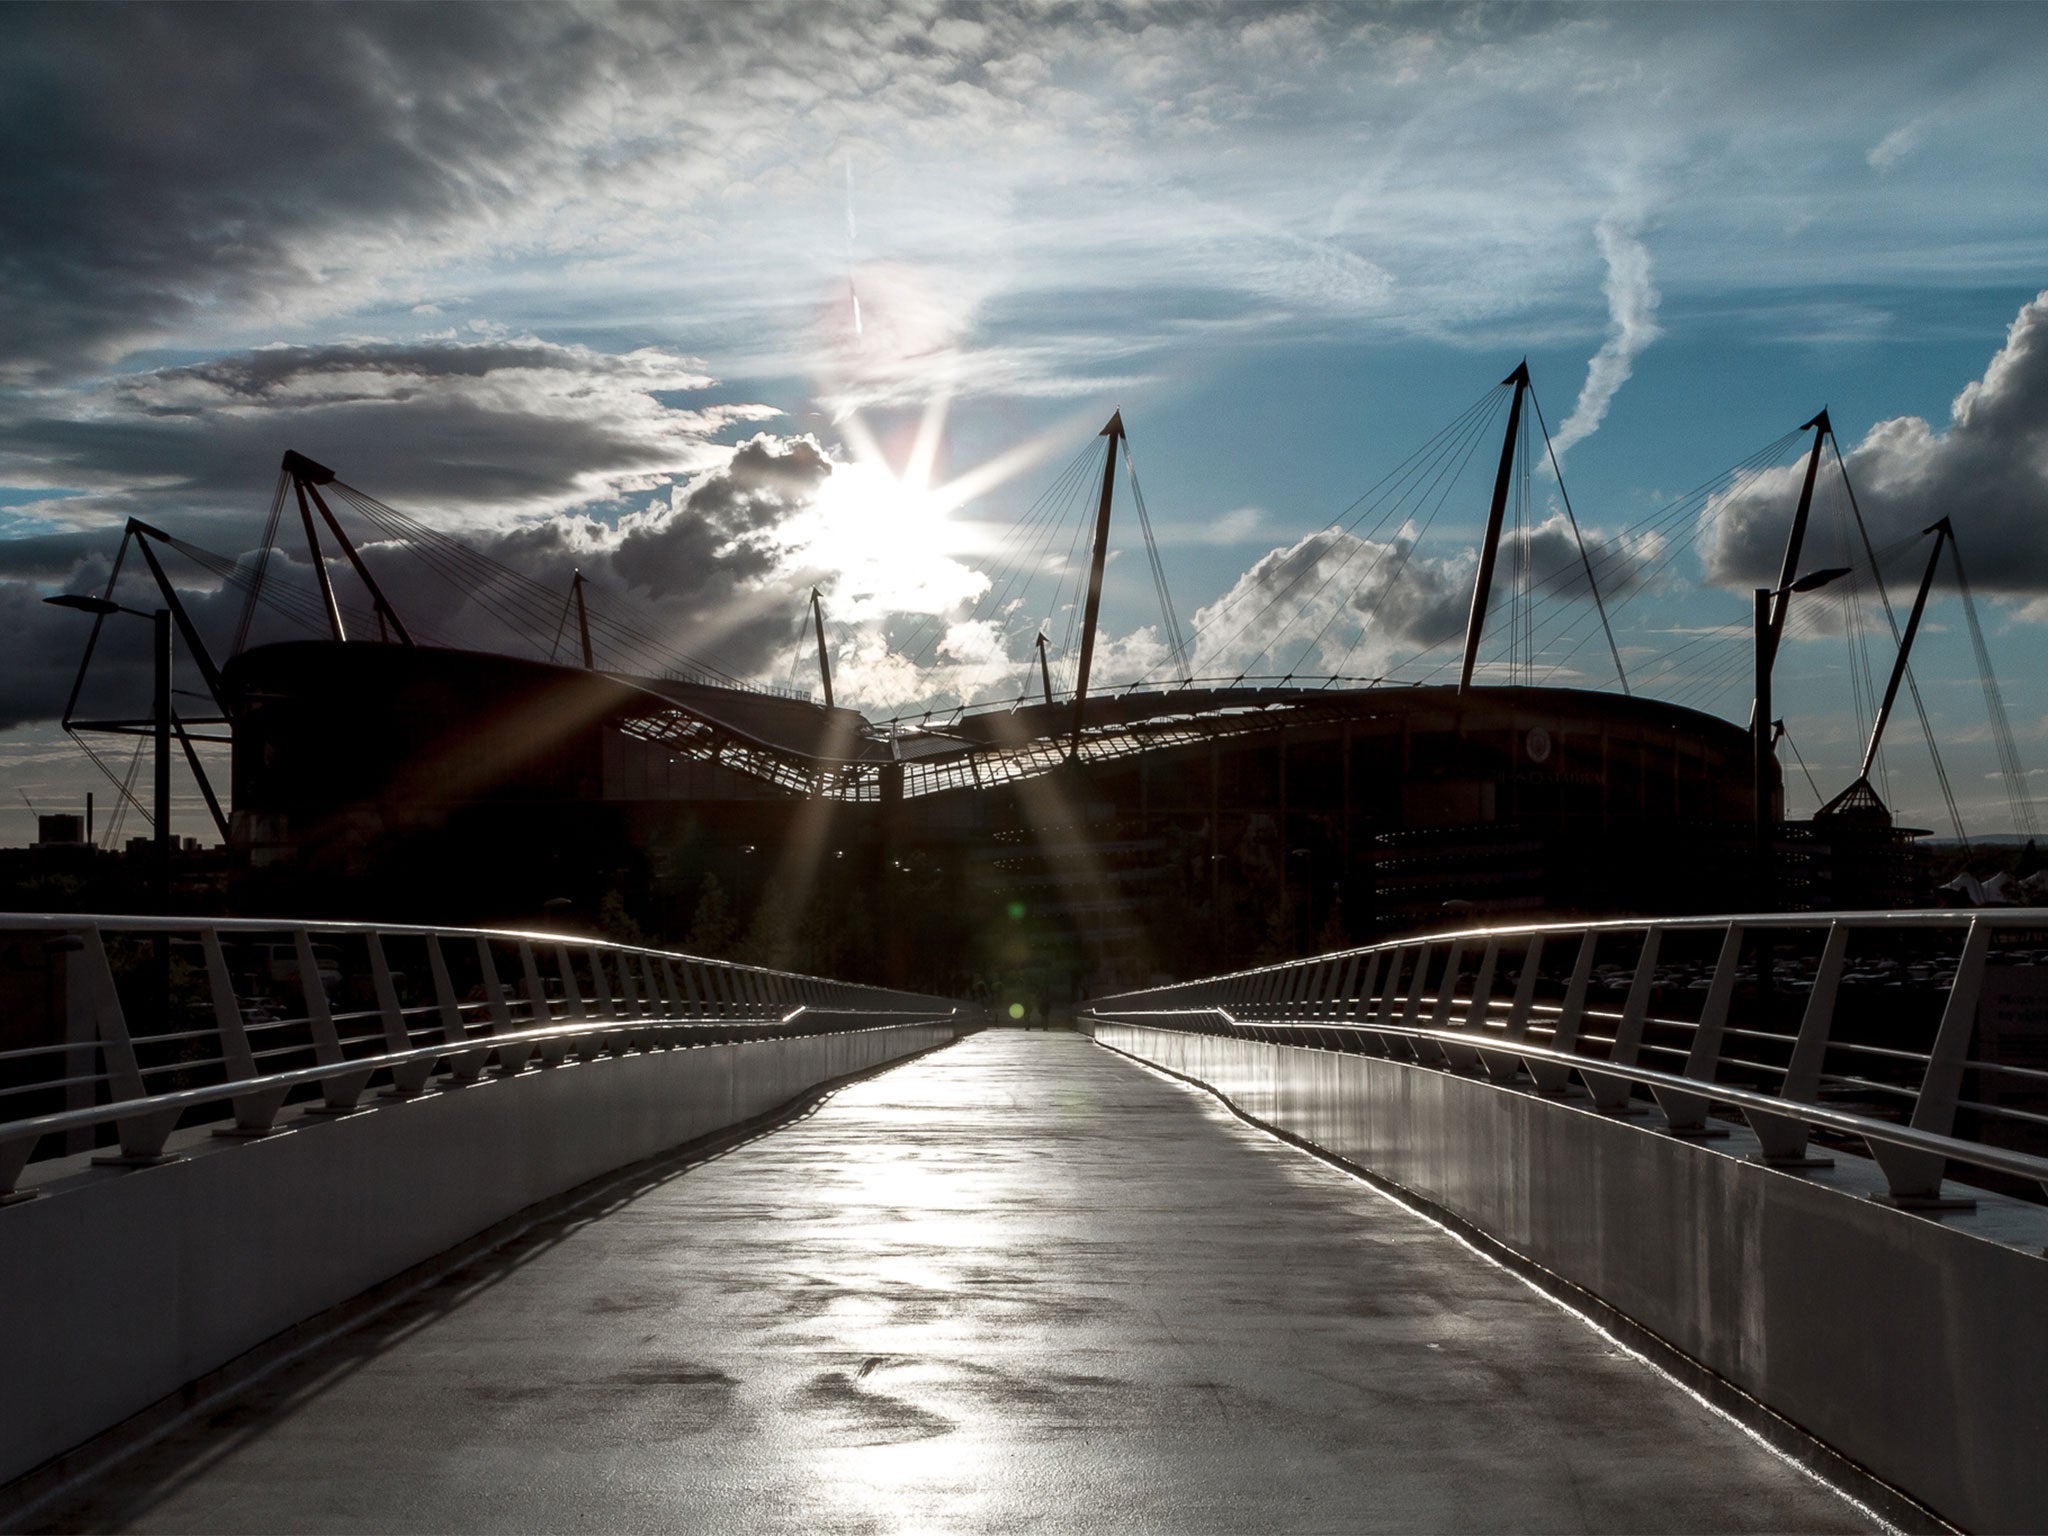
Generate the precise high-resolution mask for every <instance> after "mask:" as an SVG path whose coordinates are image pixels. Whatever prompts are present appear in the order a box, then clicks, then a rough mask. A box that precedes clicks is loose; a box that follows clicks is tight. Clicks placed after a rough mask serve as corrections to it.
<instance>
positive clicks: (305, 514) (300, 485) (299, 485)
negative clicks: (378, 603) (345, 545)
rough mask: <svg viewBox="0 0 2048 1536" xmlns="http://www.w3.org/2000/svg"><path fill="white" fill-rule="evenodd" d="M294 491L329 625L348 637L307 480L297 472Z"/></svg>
mask: <svg viewBox="0 0 2048 1536" xmlns="http://www.w3.org/2000/svg"><path fill="white" fill-rule="evenodd" d="M292 492H293V494H295V495H296V496H297V497H298V498H299V521H300V522H302V523H304V524H305V525H306V548H307V550H308V551H309V552H310V553H311V554H312V557H313V575H314V576H315V578H317V579H318V581H319V583H320V603H321V606H322V607H324V608H325V609H326V610H327V627H328V629H329V630H331V631H332V632H333V634H334V638H335V639H336V640H346V639H348V630H347V629H346V628H345V627H344V626H343V624H342V622H341V604H339V603H337V602H336V601H335V600H334V583H333V582H331V581H329V580H328V579H327V556H326V555H325V554H323V553H321V550H320V535H319V533H318V531H317V530H315V529H314V527H313V509H312V508H311V507H309V506H307V505H306V482H305V481H304V480H301V479H300V478H299V476H298V474H297V473H296V472H294V473H293V475H292Z"/></svg>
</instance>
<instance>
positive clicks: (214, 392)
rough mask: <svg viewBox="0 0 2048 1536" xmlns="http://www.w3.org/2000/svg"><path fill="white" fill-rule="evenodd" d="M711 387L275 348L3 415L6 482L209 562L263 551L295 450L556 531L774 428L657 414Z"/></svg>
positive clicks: (420, 502) (495, 344) (635, 368)
mask: <svg viewBox="0 0 2048 1536" xmlns="http://www.w3.org/2000/svg"><path fill="white" fill-rule="evenodd" d="M710 382H711V381H710V380H709V379H707V378H706V377H705V376H704V374H703V373H702V371H701V369H700V367H699V365H698V364H697V363H696V362H695V361H694V360H692V359H689V358H683V357H677V356H674V355H672V354H669V353H664V352H659V351H654V350H645V349H643V350H641V351H637V352H631V353H625V354H608V353H601V352H595V351H592V350H591V349H589V348H586V347H576V346H560V345H555V344H552V343H544V342H538V341H532V340H520V341H480V342H458V341H442V342H415V343H409V344H405V345H383V344H354V345H338V346H325V347H273V348H265V349H262V350H259V351H256V352H251V353H243V354H238V355H233V356H227V357H220V358H215V359H212V360H210V361H207V362H203V363H198V364H194V365H190V366H186V367H177V368H164V369H157V370H153V371H150V372H146V373H140V374H130V375H124V376H121V377H119V378H116V379H114V380H112V381H110V382H108V383H106V384H104V385H102V386H100V387H99V388H97V389H95V390H92V391H90V392H86V393H83V394H80V395H75V396H69V397H66V398H65V402H64V403H65V405H66V407H67V409H65V410H64V412H63V413H62V414H56V413H54V412H49V411H48V410H47V407H48V404H49V402H47V401H43V400H40V399H37V400H35V401H34V402H32V403H33V405H36V406H41V407H43V408H44V410H43V413H37V412H36V411H35V410H33V409H31V410H25V411H23V412H22V413H21V414H19V415H17V416H16V417H15V418H14V419H12V420H6V419H5V418H4V415H0V428H4V431H0V481H5V482H7V483H11V484H15V485H23V486H42V487H49V488H53V489H55V488H64V489H72V490H83V491H85V492H86V493H87V494H86V495H84V496H77V497H72V498H70V499H68V500H65V501H62V502H59V503H56V504H54V505H50V506H47V507H46V508H45V509H44V510H45V513H46V515H48V516H51V517H53V518H55V519H58V520H61V521H66V522H72V523H90V522H107V523H111V522H116V521H118V520H120V519H122V518H125V517H126V516H129V515H135V516H141V517H143V518H145V519H147V520H149V521H163V522H166V523H168V522H169V521H172V520H178V521H179V522H180V526H179V528H178V529H176V530H175V531H178V532H181V533H183V534H185V535H186V536H188V537H191V538H193V539H195V540H196V541H198V542H200V543H204V544H216V543H221V544H232V543H233V541H234V537H235V534H236V532H237V531H239V533H240V536H241V537H243V538H245V539H253V536H254V534H255V532H256V528H257V527H258V526H259V523H258V520H259V519H260V517H261V515H262V510H263V507H264V505H265V504H266V503H267V501H268V494H269V490H270V486H271V483H272V481H273V480H274V479H275V476H276V471H277V463H278V459H279V457H280V456H281V455H282V453H283V451H284V450H285V449H286V448H295V449H297V450H299V451H300V452H302V453H304V454H306V455H307V456H308V457H310V458H312V459H315V460H317V461H319V462H321V463H323V464H326V465H328V466H329V467H330V468H332V469H334V470H335V471H336V472H337V473H338V474H340V476H341V477H342V478H343V479H344V480H346V481H348V482H349V483H350V484H353V485H358V486H361V487H363V488H364V489H366V490H371V491H373V492H374V493H375V494H377V495H378V496H380V497H381V498H383V499H386V500H389V501H392V502H395V503H400V504H403V505H405V506H407V507H408V508H409V509H412V510H419V511H425V512H429V513H442V514H446V515H450V516H453V517H456V518H465V519H473V518H480V517H499V518H502V517H505V516H509V515H517V514H531V513H536V512H553V511H559V510H562V509H565V508H570V507H576V506H581V505H584V504H587V503H589V502H592V501H599V500H604V499H607V498H611V497H615V496H617V495H620V494H622V493H628V492H633V491H638V490H644V489H647V488H649V487H651V486H654V485H656V484H659V483H660V482H661V481H662V480H664V479H666V478H670V477H673V476H675V475H679V474H688V473H692V472H695V471H700V470H702V469H704V468H706V467H708V466H710V465H712V464H715V463H717V462H719V461H721V460H722V459H723V458H724V457H725V450H724V449H722V448H719V447H718V446H716V444H715V443H714V441H713V439H714V438H715V436H716V435H717V434H719V433H720V432H723V431H724V430H726V429H727V428H728V427H730V426H732V425H733V424H734V423H736V422H740V421H744V420H748V419H751V418H760V417H765V416H771V415H774V414H776V413H775V412H773V411H770V410H768V409H767V408H766V407H761V406H747V405H713V406H706V407H704V408H702V409H696V410H686V409H681V408H678V407H675V406H671V405H667V404H664V403H663V401H662V399H661V398H660V397H661V396H662V395H665V394H667V393H668V392H671V391H695V390H701V389H702V388H704V387H705V386H706V385H708V384H709V383H710Z"/></svg>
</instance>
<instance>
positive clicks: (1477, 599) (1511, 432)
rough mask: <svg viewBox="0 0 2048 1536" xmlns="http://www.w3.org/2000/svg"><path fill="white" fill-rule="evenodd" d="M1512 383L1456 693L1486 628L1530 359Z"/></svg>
mask: <svg viewBox="0 0 2048 1536" xmlns="http://www.w3.org/2000/svg"><path fill="white" fill-rule="evenodd" d="M1501 383H1502V384H1504V385H1505V384H1512V385H1514V386H1515V398H1514V402H1513V403H1512V404H1511V405H1510V406H1509V407H1508V434H1507V436H1506V437H1505V438H1504V439H1502V441H1501V445H1500V472H1499V473H1498V474H1496V475H1495V476H1494V478H1493V510H1492V511H1491V512H1489V513H1488V514H1487V517H1486V541H1485V542H1484V543H1483V544H1481V545H1480V546H1479V575H1478V577H1477V579H1475V580H1474V581H1473V583H1472V616H1471V617H1470V618H1469V619H1467V620H1466V621H1465V664H1464V666H1463V667H1462V668H1461V669H1460V670H1459V672H1458V692H1460V693H1465V692H1468V691H1469V690H1470V689H1471V687H1472V667H1473V665H1474V663H1476V662H1477V661H1478V660H1479V634H1480V631H1481V630H1482V629H1484V628H1485V627H1486V600H1487V598H1488V597H1490V596H1491V595H1492V593H1493V564H1494V560H1495V559H1496V557H1497V556H1498V555H1499V554H1500V525H1501V519H1502V518H1503V517H1504V516H1505V515H1506V513H1507V508H1508V481H1509V479H1510V477H1511V476H1512V475H1513V474H1514V469H1515V439H1516V438H1517V437H1519V436H1520V435H1521V431H1522V396H1523V394H1524V393H1525V392H1526V391H1527V390H1528V388H1529V360H1528V359H1527V358H1526V357H1525V358H1523V359H1522V361H1521V362H1520V363H1519V364H1517V365H1516V368H1515V371H1514V372H1513V373H1511V374H1509V375H1508V376H1507V377H1506V378H1504V379H1502V380H1501Z"/></svg>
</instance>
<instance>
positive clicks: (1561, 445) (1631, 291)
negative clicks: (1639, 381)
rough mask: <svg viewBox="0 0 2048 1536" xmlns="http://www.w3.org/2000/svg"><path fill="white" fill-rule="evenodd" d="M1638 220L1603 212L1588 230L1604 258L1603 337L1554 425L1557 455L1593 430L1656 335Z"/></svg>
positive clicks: (1645, 251)
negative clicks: (1572, 400) (1566, 412)
mask: <svg viewBox="0 0 2048 1536" xmlns="http://www.w3.org/2000/svg"><path fill="white" fill-rule="evenodd" d="M1638 222H1639V221H1638V220H1637V219H1636V218H1635V217H1634V216H1633V215H1629V216H1622V215H1609V216H1608V217H1607V218H1604V219H1602V220H1601V221H1600V222H1599V224H1598V225H1596V226H1595V228H1594V233H1595V234H1596V235H1598V236H1599V239H1600V254H1601V255H1602V256H1604V257H1605V258H1606V259H1607V280H1606V281H1605V282H1604V283H1602V284H1601V287H1602V288H1603V289H1605V290H1606V293H1607V317H1608V331H1607V341H1606V343H1605V344H1604V345H1603V346H1602V347H1601V348H1600V350H1599V351H1598V352H1595V353H1594V354H1593V360H1592V361H1591V362H1590V363H1588V364H1587V365H1586V383H1585V387H1584V388H1582V389H1581V390H1580V391H1579V399H1578V403H1577V404H1576V405H1574V406H1573V407H1572V413H1571V415H1570V416H1568V417H1567V418H1566V419H1565V422H1564V425H1562V426H1561V427H1559V428H1558V429H1557V437H1556V438H1555V439H1554V440H1553V441H1552V444H1551V446H1552V447H1553V448H1555V449H1556V450H1557V452H1558V453H1559V454H1562V453H1563V452H1564V451H1565V450H1566V449H1567V448H1569V447H1571V445H1572V444H1573V443H1576V442H1578V441H1579V440H1580V439H1581V438H1587V437H1591V436H1592V435H1593V434H1594V433H1595V432H1596V431H1598V430H1599V427H1600V423H1601V422H1602V421H1603V420H1605V419H1606V416H1607V407H1608V405H1609V404H1610V403H1611V402H1612V401H1613V399H1614V392H1615V391H1616V390H1618V389H1620V388H1621V386H1622V385H1624V384H1626V383H1627V382H1628V376H1629V375H1630V374H1631V373H1633V372H1634V371H1635V365H1636V358H1637V357H1638V356H1640V355H1641V354H1642V350H1643V348H1645V347H1647V346H1648V345H1649V344H1650V343H1651V342H1653V341H1655V340H1656V339H1657V337H1658V336H1659V335H1661V334H1662V333H1661V332H1660V331H1659V330H1658V328H1657V298H1658V294H1657V287H1656V284H1654V283H1652V282H1651V281H1650V252H1649V249H1648V248H1647V247H1646V246H1644V244H1643V242H1642V240H1641V238H1640V237H1639V236H1638V234H1637V225H1638Z"/></svg>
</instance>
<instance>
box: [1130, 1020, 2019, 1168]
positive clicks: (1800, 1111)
mask: <svg viewBox="0 0 2048 1536" xmlns="http://www.w3.org/2000/svg"><path fill="white" fill-rule="evenodd" d="M1098 1006H1099V1005H1098ZM1174 1013H1189V1014H1196V1013H1199V1014H1213V1015H1215V1016H1216V1017H1219V1018H1221V1019H1223V1020H1225V1021H1226V1022H1227V1023H1228V1024H1229V1025H1230V1027H1231V1028H1232V1029H1233V1030H1237V1029H1241V1028H1245V1027H1250V1028H1273V1029H1286V1028H1289V1027H1299V1026H1288V1025H1270V1024H1267V1025H1262V1024H1260V1023H1258V1022H1257V1021H1255V1020H1253V1021H1247V1020H1240V1019H1234V1018H1231V1017H1230V1015H1229V1014H1228V1013H1226V1012H1225V1011H1224V1010H1223V1009H1221V1008H1213V1009H1200V1008H1189V1009H1167V1010H1162V1011H1161V1013H1159V1014H1145V1013H1138V1012H1129V1011H1125V1010H1121V1009H1120V1010H1118V1011H1117V1012H1116V1013H1115V1014H1114V1015H1112V1016H1109V1017H1111V1018H1112V1019H1113V1021H1114V1022H1116V1023H1145V1024H1151V1023H1152V1022H1153V1020H1154V1019H1156V1018H1160V1017H1164V1016H1168V1015H1171V1014H1174ZM1157 1027H1162V1028H1170V1027H1171V1026H1157ZM1306 1027H1307V1028H1311V1029H1333V1028H1341V1029H1345V1030H1348V1031H1352V1032H1355V1033H1358V1034H1375V1035H1377V1034H1392V1035H1399V1036H1403V1037H1406V1038H1410V1039H1418V1040H1434V1041H1438V1042H1442V1043H1446V1044H1455V1045H1462V1046H1465V1047H1467V1048H1472V1049H1484V1050H1488V1051H1499V1052H1501V1053H1502V1054H1513V1055H1516V1056H1528V1057H1533V1058H1535V1059H1536V1060H1539V1061H1548V1062H1554V1063H1556V1064H1557V1065H1559V1066H1564V1067H1570V1068H1572V1069H1574V1070H1577V1069H1579V1068H1581V1067H1593V1068H1596V1069H1597V1070H1598V1071H1599V1072H1600V1073H1601V1074H1602V1075H1603V1076H1612V1075H1619V1076H1622V1077H1626V1078H1627V1079H1628V1080H1629V1081H1630V1082H1632V1083H1637V1084H1640V1085H1641V1086H1642V1087H1645V1088H1664V1089H1668V1090H1675V1091H1680V1092H1685V1093H1697V1092H1699V1091H1700V1085H1699V1083H1698V1082H1697V1081H1696V1080H1695V1079H1692V1078H1688V1077H1684V1076H1681V1075H1680V1074H1678V1073H1674V1072H1659V1071H1657V1070H1656V1069H1655V1068H1653V1067H1644V1066H1640V1065H1635V1066H1617V1065H1615V1064H1613V1063H1609V1062H1604V1061H1594V1060H1592V1059H1591V1058H1588V1057H1585V1056H1570V1055H1566V1054H1565V1053H1563V1052H1561V1051H1553V1050H1548V1049H1546V1048H1544V1047H1542V1046H1533V1045H1530V1044H1528V1043H1527V1042H1524V1043H1522V1044H1520V1045H1507V1044H1502V1043H1494V1042H1490V1041H1487V1042H1477V1041H1475V1040H1474V1038H1473V1037H1472V1036H1471V1035H1469V1034H1466V1033H1464V1032H1462V1031H1459V1030H1455V1029H1429V1028H1424V1027H1420V1026H1416V1027H1408V1026H1403V1025H1398V1024H1394V1025H1388V1024H1369V1025H1368V1024H1347V1025H1331V1024H1327V1023H1319V1024H1312V1025H1309V1026H1306ZM1308 1049H1315V1047H1313V1046H1311V1047H1308ZM1712 1096H1713V1099H1714V1101H1715V1103H1717V1104H1726V1105H1728V1106H1729V1107H1731V1108H1734V1109H1740V1110H1744V1111H1749V1110H1755V1111H1757V1112H1758V1113H1761V1114H1770V1115H1788V1114H1789V1115H1796V1116H1797V1117H1798V1118H1799V1119H1800V1120H1802V1121H1804V1122H1805V1123H1806V1124H1808V1125H1811V1126H1815V1127H1818V1128H1820V1129H1824V1130H1830V1131H1840V1132H1843V1133H1845V1134H1847V1135H1852V1136H1860V1137H1862V1138H1863V1139H1865V1140H1866V1141H1870V1140H1876V1141H1882V1142H1885V1143H1886V1144H1888V1145H1891V1146H1896V1147H1900V1148H1903V1149H1906V1150H1909V1151H1914V1152H1925V1153H1932V1154H1935V1155H1938V1156H1941V1157H1944V1158H1954V1159H1956V1160H1957V1161H1959V1162H1968V1163H1971V1164H1974V1165H1975V1166H1977V1167H1981V1168H1988V1169H1991V1170H1993V1171H1995V1172H1998V1173H2005V1174H2011V1175H2012V1176H2013V1177H2015V1178H2021V1179H2038V1180H2043V1181H2048V1157H2036V1156H2034V1155H2033V1154H2032V1153H2028V1152H2015V1151H2012V1150H2011V1149H2009V1148H2006V1147H1994V1146H1989V1145H1986V1144H1985V1143H1982V1142H1974V1141H1961V1140H1958V1139H1957V1138H1955V1137H1953V1136H1937V1135H1935V1134H1934V1133H1932V1132H1929V1131H1916V1130H1914V1129H1913V1128H1912V1127H1911V1126H1907V1125H1894V1124H1892V1123H1891V1122H1889V1121H1884V1120H1873V1119H1871V1118H1869V1117H1868V1116H1866V1115H1857V1114H1851V1113H1850V1112H1849V1111H1847V1110H1841V1109H1833V1108H1830V1107H1829V1106H1827V1105H1825V1104H1788V1103H1787V1102H1786V1101H1785V1100H1783V1099H1781V1098H1779V1097H1777V1096H1776V1095H1775V1094H1769V1093H1758V1092H1756V1091H1755V1090H1754V1089H1749V1088H1739V1087H1737V1086H1736V1085H1734V1084H1733V1083H1716V1084H1714V1085H1713V1088H1712Z"/></svg>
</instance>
